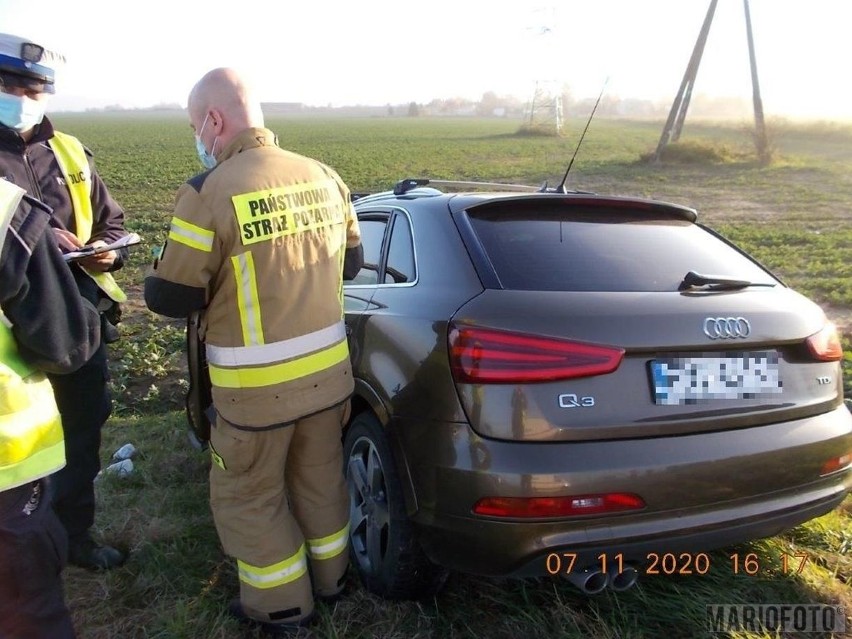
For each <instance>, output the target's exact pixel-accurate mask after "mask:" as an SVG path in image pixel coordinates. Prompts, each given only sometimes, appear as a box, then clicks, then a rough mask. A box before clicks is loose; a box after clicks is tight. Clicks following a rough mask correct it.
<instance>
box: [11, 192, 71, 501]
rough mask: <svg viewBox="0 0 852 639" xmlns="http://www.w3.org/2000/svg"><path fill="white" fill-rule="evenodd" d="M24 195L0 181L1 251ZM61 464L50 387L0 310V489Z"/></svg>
mask: <svg viewBox="0 0 852 639" xmlns="http://www.w3.org/2000/svg"><path fill="white" fill-rule="evenodd" d="M23 194H24V191H23V190H22V189H20V188H18V187H17V186H14V185H13V184H11V183H10V182H7V181H6V180H0V246H2V243H4V242H5V239H6V231H7V229H8V228H9V221H10V220H11V219H12V216H13V215H14V213H15V210H16V209H17V207H18V203H19V202H20V201H21V197H22V196H23ZM64 465H65V442H64V441H63V438H62V422H61V419H60V416H59V409H57V407H56V400H55V399H54V398H53V389H52V388H51V386H50V382H49V381H48V380H47V378H46V377H45V376H44V374H43V373H41V372H40V371H37V370H35V369H34V368H32V367H31V366H29V365H28V364H27V363H26V362H24V360H23V359H22V358H21V356H20V353H19V352H18V346H17V344H16V342H15V338H14V336H13V335H12V329H11V324H10V322H9V320H8V319H7V318H6V316H5V315H3V312H2V311H0V490H9V489H10V488H15V487H17V486H22V485H24V484H26V483H29V482H31V481H33V480H35V479H38V478H40V477H45V476H47V475H49V474H51V473H53V472H56V471H57V470H59V469H60V468H62V467H63V466H64Z"/></svg>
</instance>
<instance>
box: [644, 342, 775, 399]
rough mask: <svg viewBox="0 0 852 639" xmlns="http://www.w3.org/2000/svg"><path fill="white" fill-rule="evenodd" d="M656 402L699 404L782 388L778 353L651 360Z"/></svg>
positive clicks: (753, 396)
mask: <svg viewBox="0 0 852 639" xmlns="http://www.w3.org/2000/svg"><path fill="white" fill-rule="evenodd" d="M651 380H652V383H653V385H654V403H655V404H665V405H672V406H676V405H680V404H698V403H700V402H708V401H711V400H716V399H754V398H756V397H763V396H764V395H771V394H776V393H780V392H781V377H780V375H779V373H778V353H777V352H775V351H766V352H751V353H742V352H740V353H728V354H723V355H722V356H721V357H720V356H719V354H718V353H714V354H713V356H712V357H711V356H709V355H708V356H693V357H667V358H661V359H655V360H651Z"/></svg>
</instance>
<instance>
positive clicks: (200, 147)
mask: <svg viewBox="0 0 852 639" xmlns="http://www.w3.org/2000/svg"><path fill="white" fill-rule="evenodd" d="M208 117H210V114H209V113H208V114H207V115H205V116H204V122H202V123H201V130H200V131H199V132H198V134H197V135H196V136H195V150H196V151H197V152H198V159H199V160H201V164H202V166H203V167H204V168H205V169H212V168H213V167H214V166H216V157H215V156H214V155H213V151H215V150H216V141H217V140H218V139H219V136H218V135H217V136H216V137H215V138H213V148H212V149H210V152H209V153H208V152H207V149H206V148H204V142H202V141H201V134H202V133H204V127H205V126H207V118H208Z"/></svg>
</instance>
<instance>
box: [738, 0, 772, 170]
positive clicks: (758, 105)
mask: <svg viewBox="0 0 852 639" xmlns="http://www.w3.org/2000/svg"><path fill="white" fill-rule="evenodd" d="M743 7H744V9H745V20H746V34H747V36H748V58H749V64H750V65H751V89H752V99H753V100H754V144H755V146H756V147H757V157H758V158H759V159H760V161H761V162H762V163H764V164H765V163H767V162H768V161H769V141H768V140H767V138H766V122H764V120H763V100H761V99H760V83H759V82H758V81H757V59H756V58H755V55H754V38H753V37H752V33H751V13H750V12H749V9H748V0H743Z"/></svg>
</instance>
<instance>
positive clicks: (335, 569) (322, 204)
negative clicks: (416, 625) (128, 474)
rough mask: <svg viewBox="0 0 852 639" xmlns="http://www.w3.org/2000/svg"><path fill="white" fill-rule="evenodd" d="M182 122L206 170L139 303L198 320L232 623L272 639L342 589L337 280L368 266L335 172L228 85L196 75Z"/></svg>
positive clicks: (345, 366)
mask: <svg viewBox="0 0 852 639" xmlns="http://www.w3.org/2000/svg"><path fill="white" fill-rule="evenodd" d="M188 111H189V119H190V123H191V125H192V128H193V130H194V131H195V141H196V150H197V152H198V156H199V159H200V160H201V163H202V165H203V166H204V167H205V168H207V169H208V170H207V171H205V172H203V173H201V174H200V175H197V176H195V177H194V178H192V179H190V180H189V181H188V182H187V183H186V184H184V185H183V186H181V187H180V189H179V190H178V192H177V197H176V202H175V210H174V216H173V217H172V220H171V228H170V230H169V234H168V240H167V242H166V244H165V246H164V247H163V250H162V252H161V254H160V256H159V258H158V259H157V260H156V261H155V263H154V266H153V269H152V271H151V272H149V274H148V276H147V277H146V279H145V301H146V303H147V304H148V307H149V308H150V309H151V310H152V311H154V312H156V313H160V314H162V315H166V316H169V317H187V316H188V315H190V314H191V313H193V312H194V311H197V310H199V309H203V311H202V326H201V331H202V333H203V338H204V340H205V342H206V356H207V362H208V366H209V372H210V380H211V384H212V396H213V403H214V406H215V410H216V418H215V422H214V424H213V428H212V430H211V435H210V452H211V456H212V463H211V468H210V503H211V510H212V512H213V517H214V521H215V524H216V529H217V532H218V534H219V538H220V540H221V542H222V545H223V547H224V549H225V551H226V552H227V553H228V554H229V555H231V556H233V557H234V558H236V560H237V567H238V573H239V581H240V599H239V600H235V601H233V602H231V607H230V612H231V613H232V614H233V615H234V616H236V617H238V618H240V619H242V620H252V621H254V622H257V623H259V624H260V625H261V627H262V628H263V629H264V630H266V631H267V632H269V633H271V634H276V633H278V632H280V631H286V630H289V629H292V628H293V627H298V626H299V625H306V624H307V623H308V622H309V621H310V619H311V617H312V616H313V613H314V595H316V596H318V597H320V598H333V597H336V596H337V595H339V593H340V592H341V591H342V589H343V585H344V578H345V572H346V568H347V565H348V552H347V545H348V538H349V535H348V521H349V499H348V493H347V491H346V488H345V485H344V478H343V463H342V446H341V426H342V424H343V423H344V422H345V420H346V419H347V416H348V412H349V398H350V396H351V394H352V392H353V388H354V383H353V379H352V369H351V365H350V362H349V351H348V344H347V341H346V330H345V325H344V321H343V306H342V291H343V289H342V278H343V274H344V273H347V274H349V273H354V272H357V270H358V269H359V268H360V265H361V262H363V253H362V250H361V244H360V230H359V228H358V221H357V218H356V217H355V212H354V209H353V207H352V204H351V202H350V197H349V189H348V188H347V187H346V185H345V184H344V183H343V181H342V180H341V179H340V177H339V176H338V175H337V173H335V172H334V171H333V170H332V169H330V168H329V167H327V166H325V165H324V164H321V163H320V162H317V161H316V160H313V159H310V158H306V157H303V156H301V155H297V154H295V153H292V152H289V151H286V150H283V149H281V148H280V147H279V146H278V144H277V139H276V136H275V134H274V133H273V132H272V131H270V130H269V129H266V128H264V121H263V113H262V111H261V109H260V103H259V102H258V101H257V100H256V98H255V97H254V95H253V94H252V93H251V91H250V90H249V88H248V87H247V85H246V83H245V82H244V80H243V79H242V78H241V77H240V75H239V74H238V73H237V72H236V71H234V70H233V69H227V68H219V69H214V70H212V71H210V72H208V73H207V74H206V75H205V76H203V77H202V78H201V79H200V80H199V81H198V83H197V84H196V85H195V86H194V87H193V89H192V91H191V92H190V95H189V101H188ZM351 276H352V275H350V277H351Z"/></svg>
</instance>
